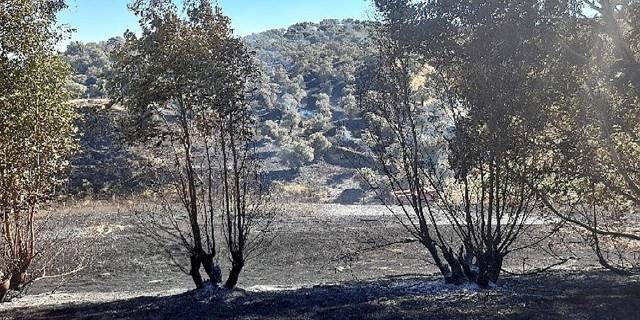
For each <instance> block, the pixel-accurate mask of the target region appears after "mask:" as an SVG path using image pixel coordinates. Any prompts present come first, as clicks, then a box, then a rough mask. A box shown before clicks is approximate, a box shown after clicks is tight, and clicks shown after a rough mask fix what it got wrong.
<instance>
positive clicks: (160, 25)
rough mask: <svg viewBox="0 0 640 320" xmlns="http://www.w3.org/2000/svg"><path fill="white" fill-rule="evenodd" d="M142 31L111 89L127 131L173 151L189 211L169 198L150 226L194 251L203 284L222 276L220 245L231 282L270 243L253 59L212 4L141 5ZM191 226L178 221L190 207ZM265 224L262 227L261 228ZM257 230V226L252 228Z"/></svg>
mask: <svg viewBox="0 0 640 320" xmlns="http://www.w3.org/2000/svg"><path fill="white" fill-rule="evenodd" d="M131 8H132V10H133V11H134V12H135V13H136V14H137V15H138V16H140V18H141V27H142V35H141V36H136V35H135V34H133V33H128V34H126V36H125V43H124V45H123V47H122V48H121V49H120V50H119V51H118V52H117V54H116V62H115V65H114V76H113V77H112V79H111V81H110V86H111V87H110V95H111V96H112V97H114V99H115V100H116V101H117V102H119V103H122V104H123V105H124V106H125V107H126V109H127V111H128V115H129V117H128V121H126V123H124V125H123V128H124V129H125V131H126V132H127V135H128V136H129V137H131V138H134V139H136V140H138V141H149V140H153V139H155V140H156V141H155V142H154V143H157V145H158V146H160V147H164V148H165V150H170V152H169V154H171V155H172V159H169V161H170V163H171V164H172V165H171V167H172V169H171V170H170V171H171V176H172V183H173V185H174V186H175V195H176V196H177V199H178V203H179V204H180V206H181V207H182V210H178V209H176V207H175V206H174V204H172V203H167V204H166V205H165V206H163V208H162V210H160V211H159V212H153V213H152V214H151V215H150V216H149V218H150V220H148V221H146V226H145V225H143V228H144V231H145V233H146V234H147V235H149V236H150V239H152V240H153V241H155V242H156V243H158V244H159V245H162V246H167V247H168V246H171V245H173V244H175V243H178V244H180V245H181V246H182V247H183V248H184V249H186V250H187V251H188V254H189V259H190V268H189V269H188V270H187V269H186V268H185V271H187V272H188V273H189V274H190V275H191V277H192V278H193V281H194V283H195V285H196V286H197V287H198V288H201V287H203V286H204V280H203V277H202V275H201V269H204V271H205V273H206V275H207V277H208V278H209V280H210V281H211V282H213V283H220V282H221V281H222V274H221V272H220V267H219V265H218V262H217V261H219V257H220V256H221V254H220V253H221V251H222V250H221V247H223V246H221V245H220V241H222V243H224V244H225V245H226V246H225V247H226V250H227V251H228V254H229V257H230V259H231V264H232V268H231V271H230V274H229V277H228V279H227V281H226V283H225V285H226V287H227V288H233V287H234V286H235V285H236V283H237V281H238V276H239V274H240V271H241V270H242V268H243V267H244V264H245V262H246V259H247V255H249V254H250V253H252V252H253V251H255V250H256V248H257V247H259V245H260V244H261V242H262V241H263V240H264V237H262V236H261V235H264V233H261V232H262V231H264V228H265V226H264V224H262V223H268V220H269V219H268V215H269V214H270V212H271V211H270V210H269V209H268V208H267V207H266V206H265V199H266V197H264V196H263V195H264V194H263V190H262V188H261V184H260V179H259V176H258V174H259V172H258V170H259V166H258V163H257V162H256V158H255V153H254V147H255V146H254V140H253V139H254V130H253V122H252V121H253V120H252V114H251V113H250V107H249V104H248V103H247V102H246V100H245V96H246V95H247V89H248V88H247V84H248V83H249V82H250V80H251V78H252V77H253V76H254V75H255V69H254V66H253V63H252V62H253V58H252V56H251V54H250V53H249V51H248V50H247V48H245V46H244V44H243V43H242V41H241V40H240V39H237V38H234V37H233V35H232V30H231V29H230V25H229V24H230V23H229V19H228V18H227V17H226V16H224V15H223V14H222V12H221V11H220V9H219V8H218V7H215V6H213V5H212V4H211V3H210V2H209V1H206V0H201V1H200V0H197V1H195V0H194V1H186V2H185V3H184V9H185V10H184V12H185V14H180V12H179V10H178V9H177V8H176V7H175V6H174V4H173V3H172V1H142V0H141V1H136V2H134V4H133V5H132V7H131ZM183 212H184V213H186V215H187V216H188V223H186V224H183V223H181V221H178V220H179V217H180V215H181V214H182V213H183ZM258 223H260V224H262V225H261V228H262V229H261V230H255V229H254V228H257V224H258ZM254 231H255V232H254Z"/></svg>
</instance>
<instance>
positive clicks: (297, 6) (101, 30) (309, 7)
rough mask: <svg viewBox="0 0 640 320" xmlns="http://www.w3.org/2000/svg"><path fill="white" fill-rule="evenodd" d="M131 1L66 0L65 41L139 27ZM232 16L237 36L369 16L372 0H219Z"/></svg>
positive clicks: (62, 17) (96, 38) (62, 18)
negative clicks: (129, 7) (68, 34)
mask: <svg viewBox="0 0 640 320" xmlns="http://www.w3.org/2000/svg"><path fill="white" fill-rule="evenodd" d="M130 1H131V0H67V4H68V6H69V7H68V8H67V9H66V10H64V11H63V12H61V13H60V14H59V16H58V20H59V23H60V24H63V25H66V26H69V27H71V28H73V29H75V30H76V31H75V32H74V33H73V34H71V39H69V40H67V41H65V43H68V42H69V41H82V42H95V41H101V40H107V39H108V38H110V37H115V36H121V35H122V34H123V33H124V31H126V30H127V29H130V30H136V29H137V24H138V20H137V18H136V17H135V16H134V15H133V14H132V13H131V12H129V11H128V10H127V4H128V3H129V2H130ZM218 3H219V4H220V6H221V7H222V9H223V12H224V13H225V14H226V15H228V16H229V17H231V21H232V25H233V28H234V30H235V33H236V35H239V36H245V35H248V34H251V33H256V32H261V31H265V30H269V29H275V28H284V27H288V26H290V25H292V24H294V23H297V22H304V21H312V22H318V21H320V20H323V19H346V18H353V19H359V20H365V19H368V18H369V17H370V16H371V12H372V10H371V5H370V3H371V0H218Z"/></svg>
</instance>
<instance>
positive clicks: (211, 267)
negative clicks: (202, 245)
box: [202, 254, 222, 284]
mask: <svg viewBox="0 0 640 320" xmlns="http://www.w3.org/2000/svg"><path fill="white" fill-rule="evenodd" d="M202 266H203V267H204V271H205V272H206V273H207V276H208V277H209V280H210V281H211V283H213V284H218V283H220V282H222V271H221V270H220V267H219V266H218V265H217V264H216V263H215V262H213V255H210V254H209V255H205V256H204V258H203V259H202Z"/></svg>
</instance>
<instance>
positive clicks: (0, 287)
mask: <svg viewBox="0 0 640 320" xmlns="http://www.w3.org/2000/svg"><path fill="white" fill-rule="evenodd" d="M10 282H11V280H10V279H6V280H3V281H2V282H0V303H3V302H4V299H6V298H7V294H8V293H9V283H10Z"/></svg>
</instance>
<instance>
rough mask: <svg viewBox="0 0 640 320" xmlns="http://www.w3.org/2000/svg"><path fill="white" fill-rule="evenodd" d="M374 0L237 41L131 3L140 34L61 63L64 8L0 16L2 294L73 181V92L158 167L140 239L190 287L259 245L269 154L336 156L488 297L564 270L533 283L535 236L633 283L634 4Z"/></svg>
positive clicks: (237, 266)
mask: <svg viewBox="0 0 640 320" xmlns="http://www.w3.org/2000/svg"><path fill="white" fill-rule="evenodd" d="M43 3H44V4H43ZM373 3H374V5H375V8H376V10H377V14H378V15H377V20H376V21H371V22H362V21H355V20H343V21H339V20H325V21H322V22H319V23H299V24H295V25H293V26H291V27H289V28H287V29H279V30H270V31H265V32H262V33H257V34H253V35H250V36H247V37H244V38H238V37H235V36H234V34H233V30H232V29H231V27H230V26H231V24H230V19H229V17H227V16H225V15H224V13H223V12H222V11H221V9H220V8H219V7H217V6H215V5H214V4H212V3H211V2H210V1H206V0H189V1H185V4H184V8H182V7H179V6H176V5H175V4H174V3H173V2H172V1H169V0H165V1H144V0H137V1H134V2H133V3H132V4H131V6H130V8H131V10H132V11H133V12H134V13H135V14H136V15H137V16H138V17H139V18H140V27H141V30H142V32H141V33H140V34H135V33H132V32H127V33H125V34H124V36H123V37H121V38H113V39H109V40H107V41H104V42H100V43H88V44H82V43H71V44H70V45H69V46H68V47H67V49H66V50H65V51H64V52H63V53H58V52H56V51H55V49H54V47H55V43H56V42H57V39H58V38H59V36H60V35H59V30H58V29H56V28H55V27H54V23H55V14H56V13H57V12H58V11H59V10H61V9H62V8H63V7H64V1H53V0H50V1H45V2H41V1H11V0H10V1H8V2H6V3H3V4H0V25H1V26H2V27H1V28H0V41H1V42H0V68H1V69H0V84H2V86H0V126H1V127H0V148H1V149H0V151H1V153H0V213H1V215H2V216H1V217H2V220H0V222H2V227H1V229H0V234H1V235H2V238H1V240H0V248H1V249H2V251H1V252H0V254H2V256H1V258H2V262H1V264H0V281H1V282H0V283H2V284H3V287H0V301H1V300H4V299H5V297H7V296H8V294H9V293H10V292H19V291H21V290H22V288H24V287H25V286H27V285H28V284H29V283H30V282H31V281H33V280H34V279H36V278H38V277H41V276H44V275H45V271H46V270H48V269H49V268H50V266H51V265H54V264H55V263H57V262H58V261H59V260H60V257H61V255H60V253H59V251H56V250H55V249H51V246H53V244H52V243H50V242H46V241H45V243H47V247H42V245H40V243H41V242H38V241H37V239H38V238H39V234H38V232H37V231H34V230H37V229H34V226H36V225H37V224H38V219H37V217H36V213H37V212H38V211H39V209H41V208H42V207H43V206H44V205H46V204H50V203H55V202H56V201H58V200H59V199H60V196H61V195H60V194H59V193H58V191H59V190H64V189H63V188H59V187H61V186H63V184H64V182H65V181H66V178H67V177H68V174H69V168H71V170H78V166H75V165H72V166H70V164H75V163H74V162H73V161H71V162H69V161H70V160H73V159H74V158H73V155H74V154H77V149H82V148H83V147H84V146H86V144H85V143H84V142H82V143H80V144H78V142H79V141H86V140H82V139H81V138H82V137H81V135H78V133H77V128H76V127H75V125H74V123H75V124H77V123H78V120H77V119H78V116H77V112H78V111H82V110H78V109H76V108H73V107H72V104H71V103H70V102H69V101H70V100H72V99H80V98H82V99H93V98H103V99H105V101H108V102H106V103H104V104H101V106H102V107H104V108H106V109H109V108H112V109H109V110H117V116H114V118H113V119H112V121H113V125H112V127H113V131H114V132H117V138H113V139H117V140H118V141H119V142H118V143H121V144H122V146H121V147H119V148H123V149H119V151H122V150H124V148H126V150H128V152H135V153H136V154H137V157H139V158H144V163H145V166H146V167H148V168H152V169H157V170H155V171H154V172H158V171H160V169H161V171H162V172H163V175H162V179H163V181H164V182H166V184H165V188H163V189H162V195H161V196H160V197H159V200H158V201H156V202H155V203H150V204H148V205H145V206H143V207H142V208H136V214H137V216H138V217H139V220H138V221H139V223H138V226H137V227H138V228H139V233H140V234H141V235H142V236H143V237H144V238H145V239H146V240H147V241H149V243H150V245H153V246H157V247H160V248H176V247H179V248H180V250H173V249H171V250H170V249H167V250H166V253H167V256H168V261H171V262H172V263H174V264H176V265H177V266H178V267H180V268H181V270H183V271H184V272H185V273H186V274H188V275H189V276H190V277H191V278H192V280H193V283H194V285H195V286H196V287H197V288H198V289H203V288H207V287H208V286H209V288H211V287H210V285H211V284H213V285H215V286H214V287H215V288H217V289H216V290H233V288H234V287H235V286H236V285H237V283H238V279H239V277H240V275H241V272H242V270H243V268H244V267H245V265H246V262H247V261H248V260H249V259H250V258H252V257H253V256H254V255H258V254H267V255H268V254H270V251H269V244H270V243H271V241H273V239H272V233H271V232H270V230H271V228H273V224H274V221H277V219H278V218H277V217H278V212H279V211H280V210H281V209H280V208H279V206H278V203H277V202H278V200H277V196H278V195H277V194H274V193H273V192H272V191H273V190H272V188H271V186H270V185H269V181H268V180H265V179H263V175H265V174H266V173H268V172H267V171H268V170H269V168H268V167H267V166H265V163H266V162H267V161H268V160H270V158H277V159H278V160H279V161H281V162H283V163H285V164H286V165H287V166H288V168H289V169H290V170H291V172H292V173H294V174H295V173H296V172H299V170H300V168H302V167H304V166H307V165H310V164H313V163H316V164H317V163H319V162H325V161H326V162H333V163H335V161H334V160H335V156H336V154H339V155H340V156H341V159H344V161H343V162H342V163H340V165H342V166H344V167H350V168H352V169H353V170H354V172H355V173H356V174H357V178H358V181H360V184H361V185H362V186H363V188H366V189H367V191H368V192H370V193H373V194H375V196H376V197H377V199H378V200H379V201H380V203H382V204H384V205H385V206H386V207H387V208H389V210H390V212H391V213H392V214H393V215H395V216H396V217H397V223H398V224H400V225H401V226H402V227H403V229H404V231H406V235H407V236H408V237H409V240H403V239H398V241H400V242H402V241H404V242H406V243H417V244H419V245H420V250H423V251H424V252H426V253H428V256H429V259H430V262H429V263H433V264H434V265H435V266H436V267H437V269H438V271H439V275H440V276H441V278H442V279H443V280H444V281H445V282H446V283H449V284H453V285H462V284H467V283H472V284H474V285H477V286H478V287H479V288H491V287H494V286H496V285H499V284H500V280H501V277H502V275H503V274H504V272H505V271H506V270H505V267H504V266H505V265H506V264H507V261H508V260H509V259H510V258H511V257H512V256H514V255H517V254H520V253H521V252H523V251H526V250H541V251H543V252H544V253H549V255H552V256H553V258H554V259H556V260H557V261H555V262H554V263H551V264H550V265H548V266H546V267H543V268H537V269H535V270H528V271H529V272H536V273H537V272H543V271H545V270H547V269H549V268H552V267H554V266H560V265H562V264H563V263H565V262H567V261H568V260H569V257H565V256H560V255H559V254H555V253H554V252H551V253H550V251H553V250H552V249H550V248H551V246H552V245H551V244H549V243H550V242H549V241H551V239H556V238H557V237H558V235H559V234H566V233H569V232H570V233H572V234H573V235H575V237H576V238H578V239H579V242H580V245H581V246H582V247H583V248H588V249H589V250H590V252H592V254H593V255H594V256H595V257H596V259H597V261H598V263H599V264H600V265H601V266H602V267H603V268H605V269H607V270H610V272H612V273H615V274H618V275H621V276H631V275H634V274H637V272H638V270H639V269H638V268H639V267H640V260H638V259H639V257H640V252H638V245H637V244H638V243H637V241H639V240H640V234H639V233H638V226H637V224H638V222H639V221H638V210H640V167H639V165H640V140H639V136H638V133H639V132H640V1H636V0H625V1H609V0H602V1H595V0H594V1H591V0H581V1H579V0H562V1H558V0H553V1H551V0H526V1H507V0H505V1H493V0H491V1H488V0H487V1H463V0H458V1H448V2H442V1H409V0H376V1H373ZM32 16H41V17H44V18H43V19H37V20H36V22H37V23H32V21H31V20H30V19H29V17H32ZM33 97H38V98H37V99H33ZM105 105H106V107H105ZM113 108H115V109H113ZM86 111H87V110H84V111H83V112H86ZM110 121H111V120H110ZM125 145H126V147H124V146H125ZM129 148H130V149H129ZM134 150H135V151H134ZM265 150H268V151H269V152H265ZM80 151H81V152H82V150H80ZM265 154H267V155H268V157H267V158H269V159H265V156H264V155H265ZM132 159H133V157H132ZM271 160H272V159H271ZM132 161H133V160H132ZM154 177H155V176H154ZM154 179H155V178H154ZM540 226H545V228H541V227H540ZM69 239H70V238H68V237H67V238H64V240H60V241H56V242H55V244H60V243H65V241H69ZM560 241H562V240H560ZM395 243H397V242H395ZM545 247H546V248H545ZM547 249H548V250H547ZM221 257H224V258H227V259H228V260H229V261H230V263H231V264H230V266H229V270H228V272H223V267H222V265H221V264H220V263H219V260H220V259H221ZM225 273H226V274H227V278H226V281H224V284H223V274H225ZM218 284H219V285H218Z"/></svg>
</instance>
